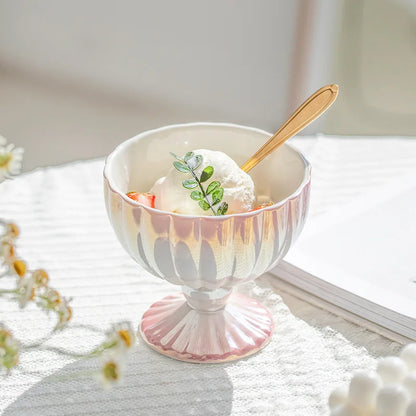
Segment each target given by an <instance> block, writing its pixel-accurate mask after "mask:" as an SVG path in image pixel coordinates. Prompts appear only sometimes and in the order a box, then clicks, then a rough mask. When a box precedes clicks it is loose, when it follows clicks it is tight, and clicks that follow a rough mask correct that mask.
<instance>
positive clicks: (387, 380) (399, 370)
mask: <svg viewBox="0 0 416 416" xmlns="http://www.w3.org/2000/svg"><path fill="white" fill-rule="evenodd" d="M407 371H408V369H407V365H406V363H405V362H404V361H403V360H402V359H400V358H399V357H385V358H382V359H380V360H379V362H378V364H377V373H378V374H380V376H381V378H382V380H383V383H384V385H386V384H394V383H401V382H402V380H403V379H404V378H405V376H406V374H407Z"/></svg>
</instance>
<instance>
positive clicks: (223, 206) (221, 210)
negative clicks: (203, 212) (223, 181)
mask: <svg viewBox="0 0 416 416" xmlns="http://www.w3.org/2000/svg"><path fill="white" fill-rule="evenodd" d="M227 211H228V204H227V203H226V202H223V203H222V204H221V205H220V206H219V207H218V209H217V215H225V214H226V213H227Z"/></svg>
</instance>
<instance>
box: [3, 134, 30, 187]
mask: <svg viewBox="0 0 416 416" xmlns="http://www.w3.org/2000/svg"><path fill="white" fill-rule="evenodd" d="M2 139H3V141H0V183H1V182H3V181H4V180H5V179H8V178H10V177H11V176H15V175H17V174H18V173H20V170H21V168H22V160H23V152H24V150H23V148H22V147H15V145H14V144H12V143H10V144H7V145H6V144H5V141H4V137H3V138H2ZM0 140H1V138H0Z"/></svg>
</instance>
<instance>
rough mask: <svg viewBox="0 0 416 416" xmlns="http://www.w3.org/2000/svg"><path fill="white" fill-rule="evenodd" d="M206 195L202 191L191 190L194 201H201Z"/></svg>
mask: <svg viewBox="0 0 416 416" xmlns="http://www.w3.org/2000/svg"><path fill="white" fill-rule="evenodd" d="M203 197H204V195H202V192H200V191H192V192H191V198H192V199H193V200H194V201H199V200H200V199H202V198H203Z"/></svg>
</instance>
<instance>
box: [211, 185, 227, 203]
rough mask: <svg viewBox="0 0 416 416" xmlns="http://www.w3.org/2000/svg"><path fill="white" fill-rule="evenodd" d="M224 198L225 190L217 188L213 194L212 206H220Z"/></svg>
mask: <svg viewBox="0 0 416 416" xmlns="http://www.w3.org/2000/svg"><path fill="white" fill-rule="evenodd" d="M223 196H224V188H217V189H216V190H215V191H214V192H213V193H212V205H217V204H219V203H220V202H221V200H222V197H223Z"/></svg>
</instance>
